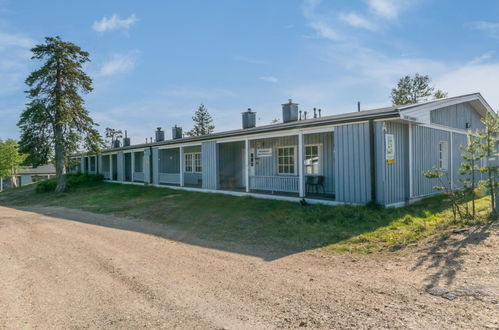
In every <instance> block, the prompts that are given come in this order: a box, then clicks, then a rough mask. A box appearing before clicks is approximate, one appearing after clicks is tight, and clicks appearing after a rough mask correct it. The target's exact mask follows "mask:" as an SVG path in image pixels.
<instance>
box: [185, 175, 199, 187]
mask: <svg viewBox="0 0 499 330" xmlns="http://www.w3.org/2000/svg"><path fill="white" fill-rule="evenodd" d="M202 179H203V176H202V174H201V173H191V172H188V173H184V184H186V185H201V182H202Z"/></svg>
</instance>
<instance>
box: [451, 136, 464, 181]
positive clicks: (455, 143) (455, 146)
mask: <svg viewBox="0 0 499 330" xmlns="http://www.w3.org/2000/svg"><path fill="white" fill-rule="evenodd" d="M467 144H468V137H467V136H466V135H465V134H459V133H452V173H453V182H454V188H462V187H463V184H462V182H461V181H460V180H459V179H462V178H464V177H465V176H463V175H461V173H459V169H460V168H461V163H462V162H463V158H462V157H461V154H462V153H463V151H462V150H461V146H463V147H465V146H466V145H467Z"/></svg>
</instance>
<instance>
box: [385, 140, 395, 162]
mask: <svg viewBox="0 0 499 330" xmlns="http://www.w3.org/2000/svg"><path fill="white" fill-rule="evenodd" d="M385 160H386V163H387V164H393V163H395V138H394V136H393V134H386V135H385Z"/></svg>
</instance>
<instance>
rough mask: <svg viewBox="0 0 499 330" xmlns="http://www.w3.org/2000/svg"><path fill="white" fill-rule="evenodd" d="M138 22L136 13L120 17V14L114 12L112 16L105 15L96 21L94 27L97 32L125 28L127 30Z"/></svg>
mask: <svg viewBox="0 0 499 330" xmlns="http://www.w3.org/2000/svg"><path fill="white" fill-rule="evenodd" d="M135 22H137V16H135V14H132V15H130V16H129V17H128V18H120V17H119V16H118V15H116V14H113V15H112V16H111V17H109V18H107V17H103V18H102V19H101V20H100V21H95V22H94V24H92V28H93V29H94V30H95V31H97V32H106V31H111V30H118V29H123V30H127V29H128V28H129V27H130V26H132V25H133V24H134V23H135Z"/></svg>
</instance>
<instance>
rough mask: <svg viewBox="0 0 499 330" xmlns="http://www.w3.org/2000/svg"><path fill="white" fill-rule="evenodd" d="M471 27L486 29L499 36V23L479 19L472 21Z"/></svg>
mask: <svg viewBox="0 0 499 330" xmlns="http://www.w3.org/2000/svg"><path fill="white" fill-rule="evenodd" d="M471 27H472V28H474V29H476V30H480V31H484V32H486V33H488V34H489V35H491V36H492V37H495V38H498V37H499V23H492V22H485V21H478V22H473V23H471Z"/></svg>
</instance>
